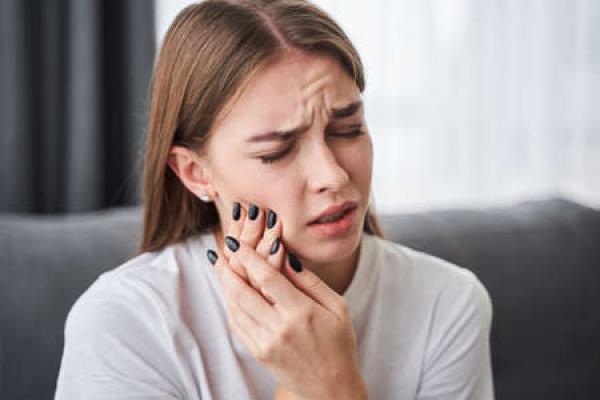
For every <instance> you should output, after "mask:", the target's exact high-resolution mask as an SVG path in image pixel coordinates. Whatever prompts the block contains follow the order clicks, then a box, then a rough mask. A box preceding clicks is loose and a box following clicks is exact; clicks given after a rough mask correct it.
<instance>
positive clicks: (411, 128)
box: [157, 0, 600, 213]
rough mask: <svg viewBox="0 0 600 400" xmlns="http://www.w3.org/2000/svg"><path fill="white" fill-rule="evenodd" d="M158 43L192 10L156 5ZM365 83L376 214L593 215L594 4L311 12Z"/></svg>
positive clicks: (486, 2) (599, 37) (406, 3)
mask: <svg viewBox="0 0 600 400" xmlns="http://www.w3.org/2000/svg"><path fill="white" fill-rule="evenodd" d="M157 2H158V3H157V5H158V6H157V10H158V12H159V15H158V18H157V20H158V24H159V26H158V29H157V31H158V33H159V40H160V37H161V35H162V33H163V32H164V30H166V27H167V26H168V24H169V23H170V22H171V20H172V16H174V15H175V14H176V13H177V12H178V11H179V9H180V8H181V7H182V6H183V5H185V4H188V3H190V1H179V2H176V1H175V2H174V1H172V0H157ZM315 3H316V4H318V5H320V6H322V7H323V8H324V9H325V10H327V11H328V12H330V14H331V15H332V16H333V17H334V18H335V19H336V20H337V21H338V22H339V23H340V24H341V25H342V27H343V28H344V29H345V30H346V31H347V32H348V34H349V36H350V38H351V39H352V40H353V42H354V43H355V45H356V46H357V48H358V50H359V52H360V53H361V56H362V58H363V61H364V64H365V67H366V71H367V90H366V92H365V105H366V113H367V122H368V124H369V128H370V131H371V134H372V136H373V141H374V147H375V149H374V151H375V164H374V171H373V172H374V175H373V194H374V199H375V205H376V207H377V210H378V211H379V212H384V213H387V212H399V211H416V210H425V209H439V208H448V207H462V206H467V207H479V206H489V205H501V204H507V203H512V202H515V201H519V200H524V199H532V198H540V197H545V196H551V195H563V196H566V197H569V198H572V199H574V200H576V201H580V202H582V203H584V204H589V205H592V206H596V207H600V107H599V106H598V105H599V104H600V2H599V1H596V0H503V1H496V0H379V1H368V2H366V1H347V0H345V1H341V0H339V1H335V0H318V1H315Z"/></svg>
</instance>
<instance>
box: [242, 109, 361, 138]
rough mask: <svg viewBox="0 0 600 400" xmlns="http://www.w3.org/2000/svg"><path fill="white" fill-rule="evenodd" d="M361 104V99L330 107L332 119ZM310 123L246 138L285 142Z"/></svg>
mask: <svg viewBox="0 0 600 400" xmlns="http://www.w3.org/2000/svg"><path fill="white" fill-rule="evenodd" d="M362 105H363V102H362V100H358V101H355V102H353V103H350V104H348V105H347V106H344V107H341V108H332V109H331V118H333V119H344V118H347V117H350V116H352V115H354V114H355V113H356V112H357V111H358V110H359V109H360V108H361V107H362ZM309 127H310V125H303V126H298V127H296V128H292V129H290V130H286V131H272V132H266V133H261V134H259V135H254V136H252V137H250V138H248V139H247V140H246V142H248V143H259V142H274V141H278V142H286V141H289V140H291V139H293V138H295V137H296V136H297V135H298V134H300V133H302V132H305V131H307V130H308V129H309Z"/></svg>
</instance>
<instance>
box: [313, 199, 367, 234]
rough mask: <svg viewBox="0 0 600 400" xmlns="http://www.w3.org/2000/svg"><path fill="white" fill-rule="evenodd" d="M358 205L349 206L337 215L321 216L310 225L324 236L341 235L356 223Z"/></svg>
mask: <svg viewBox="0 0 600 400" xmlns="http://www.w3.org/2000/svg"><path fill="white" fill-rule="evenodd" d="M357 208H358V207H357V206H354V207H352V208H349V209H347V210H345V211H342V212H340V213H337V214H335V215H331V216H327V217H324V218H321V219H319V220H317V221H315V222H312V223H310V224H309V225H308V226H310V227H311V228H314V230H315V231H316V232H318V233H320V234H322V235H324V236H328V237H335V236H341V235H344V234H346V233H348V231H349V230H350V228H352V226H353V225H354V220H355V215H356V210H357Z"/></svg>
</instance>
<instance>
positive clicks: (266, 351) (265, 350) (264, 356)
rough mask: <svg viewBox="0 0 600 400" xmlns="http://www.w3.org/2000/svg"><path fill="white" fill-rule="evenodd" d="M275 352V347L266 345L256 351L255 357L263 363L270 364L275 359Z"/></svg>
mask: <svg viewBox="0 0 600 400" xmlns="http://www.w3.org/2000/svg"><path fill="white" fill-rule="evenodd" d="M273 352H274V347H273V346H272V345H270V344H266V345H264V346H260V347H259V348H258V349H257V350H256V354H255V355H254V357H255V358H256V359H257V360H258V361H260V362H262V363H268V362H269V361H270V360H271V359H272V358H273Z"/></svg>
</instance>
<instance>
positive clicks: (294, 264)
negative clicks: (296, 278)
mask: <svg viewBox="0 0 600 400" xmlns="http://www.w3.org/2000/svg"><path fill="white" fill-rule="evenodd" d="M288 260H289V261H290V265H291V266H292V268H293V269H294V271H296V272H302V263H301V262H300V260H298V259H297V258H296V256H295V255H293V254H292V253H288Z"/></svg>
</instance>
